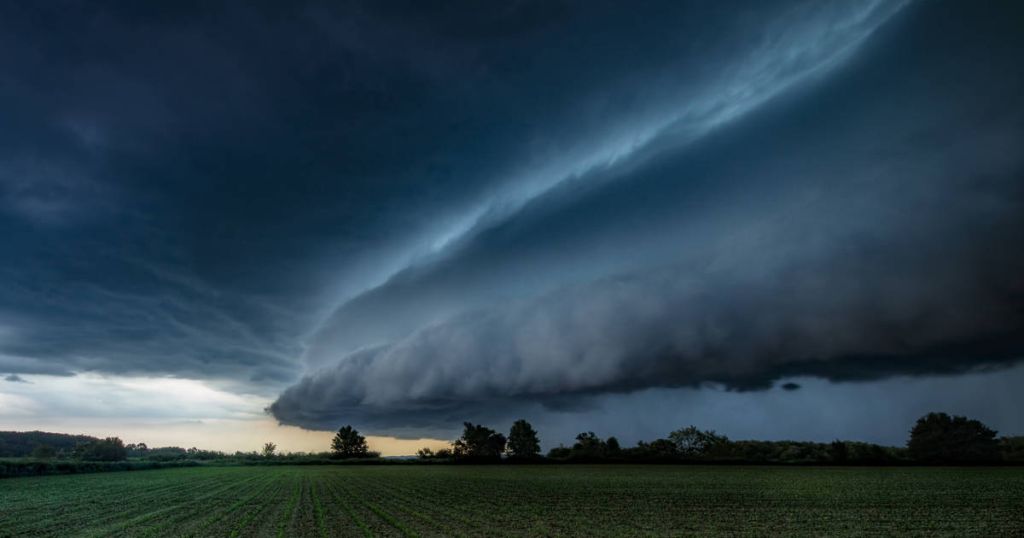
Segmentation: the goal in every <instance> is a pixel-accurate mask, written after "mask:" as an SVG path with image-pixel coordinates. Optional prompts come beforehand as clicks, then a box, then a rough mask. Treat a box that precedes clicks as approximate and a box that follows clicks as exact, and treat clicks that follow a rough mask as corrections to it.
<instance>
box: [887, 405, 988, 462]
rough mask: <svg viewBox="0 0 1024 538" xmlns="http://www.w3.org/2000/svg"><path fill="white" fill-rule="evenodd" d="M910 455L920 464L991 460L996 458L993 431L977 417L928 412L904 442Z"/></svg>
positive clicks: (918, 421)
mask: <svg viewBox="0 0 1024 538" xmlns="http://www.w3.org/2000/svg"><path fill="white" fill-rule="evenodd" d="M907 449H908V450H909V451H910V457H911V458H913V459H914V460H916V461H920V462H923V463H990V462H994V461H998V460H999V442H998V441H997V440H996V432H995V430H992V429H990V428H989V427H988V426H985V425H984V424H982V423H981V422H979V421H977V420H970V419H968V418H967V417H957V416H949V415H947V414H945V413H928V414H927V415H925V416H923V417H921V418H919V419H918V420H917V424H915V425H914V429H912V430H911V431H910V441H909V442H907Z"/></svg>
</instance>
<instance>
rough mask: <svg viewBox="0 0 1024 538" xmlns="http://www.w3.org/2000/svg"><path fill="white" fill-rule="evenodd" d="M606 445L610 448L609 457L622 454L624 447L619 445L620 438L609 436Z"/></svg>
mask: <svg viewBox="0 0 1024 538" xmlns="http://www.w3.org/2000/svg"><path fill="white" fill-rule="evenodd" d="M604 445H605V448H607V449H608V456H609V457H613V458H614V457H618V456H620V455H621V454H622V447H621V446H619V440H618V439H616V438H614V437H609V438H608V440H607V441H605V442H604Z"/></svg>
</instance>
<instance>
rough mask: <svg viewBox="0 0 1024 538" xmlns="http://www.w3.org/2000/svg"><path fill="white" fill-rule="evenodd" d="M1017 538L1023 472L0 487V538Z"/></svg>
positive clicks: (146, 477)
mask: <svg viewBox="0 0 1024 538" xmlns="http://www.w3.org/2000/svg"><path fill="white" fill-rule="evenodd" d="M716 534H717V535H787V536H791V535H806V536H821V535H831V536H836V535H865V534H900V535H919V536H936V535H948V536H1020V535H1022V534H1024V468H821V467H817V468H796V467H688V466H629V465H602V466H583V465H571V466H568V465H567V466H554V465H546V466H490V467H486V466H481V467H472V466H428V465H424V466H417V465H394V466H258V467H194V468H181V469H165V470H154V471H136V472H120V473H99V474H88V475H70V476H44V477H31V478H13V479H6V480H0V536H4V537H7V536H12V537H13V536H18V537H20V536H90V537H91V536H282V537H284V536H287V537H291V536H317V537H325V536H551V535H566V536H664V535H716Z"/></svg>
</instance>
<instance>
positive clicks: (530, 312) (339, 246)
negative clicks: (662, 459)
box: [0, 0, 1024, 442]
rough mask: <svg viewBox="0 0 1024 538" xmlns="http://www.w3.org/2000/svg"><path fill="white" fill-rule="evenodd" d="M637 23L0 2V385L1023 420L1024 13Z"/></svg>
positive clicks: (439, 418) (894, 10)
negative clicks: (121, 383) (209, 386)
mask: <svg viewBox="0 0 1024 538" xmlns="http://www.w3.org/2000/svg"><path fill="white" fill-rule="evenodd" d="M634 4H637V3H635V2H591V1H588V2H557V1H537V2H533V1H521V2H506V3H479V2H467V3H465V4H460V3H445V5H443V6H442V5H440V4H435V3H430V2H427V3H424V2H408V3H404V2H357V1H353V2H324V3H322V4H315V3H303V4H301V5H300V4H299V3H287V5H283V4H279V5H276V6H273V5H271V6H266V7H254V6H252V5H249V6H245V7H243V6H242V5H241V4H240V3H238V4H236V3H217V2H197V3H192V2H173V3H167V5H165V6H156V5H152V4H146V5H142V4H139V5H137V4H135V3H115V2H47V3H24V2H0V127H2V128H0V239H2V242H3V243H2V246H3V249H2V253H0V279H2V280H0V281H2V285H0V374H3V375H4V376H6V379H7V381H10V382H19V381H24V380H28V381H29V382H32V383H41V382H42V381H40V380H45V379H46V378H47V376H80V375H82V374H85V373H95V374H103V375H124V376H129V375H130V376H174V377H183V378H189V379H199V380H208V381H210V382H211V383H218V384H220V385H221V386H228V387H231V390H235V391H238V392H239V393H247V394H251V393H257V394H261V395H264V396H265V397H266V399H267V402H268V404H269V403H270V402H273V405H272V406H271V411H272V413H273V416H274V417H275V418H276V419H278V420H279V421H281V422H282V423H286V424H293V425H298V426H302V427H307V428H317V429H331V428H334V427H336V426H337V424H339V423H352V424H354V425H356V426H357V427H360V428H363V429H364V430H366V431H368V432H372V433H379V434H396V435H413V434H425V435H442V436H443V435H449V434H450V432H451V431H452V430H453V429H454V428H456V427H457V426H458V425H459V424H460V423H461V421H462V420H463V419H474V420H489V421H496V423H502V422H500V421H506V420H509V419H511V418H517V417H518V416H520V415H524V416H528V417H529V418H531V419H532V420H534V421H536V422H537V423H538V424H540V425H542V427H543V428H546V430H545V431H547V432H550V433H551V435H553V436H554V437H559V436H565V435H569V434H571V433H575V431H578V430H580V429H595V430H599V429H603V430H604V432H603V433H607V434H615V433H616V432H617V431H622V430H626V431H628V433H629V435H634V436H636V437H648V438H649V437H653V436H657V435H662V434H664V433H665V432H667V431H669V430H671V429H674V428H675V427H677V426H679V425H681V424H680V422H686V421H688V420H690V419H692V420H693V421H705V422H714V423H713V424H706V425H707V426H711V427H716V428H717V429H719V430H722V431H725V432H727V433H734V434H739V435H741V436H742V435H743V434H744V433H748V434H758V435H763V436H770V435H771V433H770V432H766V431H763V429H757V428H755V427H753V426H751V425H750V421H751V417H754V416H756V417H760V418H759V420H761V421H769V422H771V421H775V422H776V423H778V424H780V425H781V426H780V428H782V429H783V430H784V431H786V432H787V433H788V435H790V436H797V437H799V436H804V437H808V438H813V437H821V436H834V435H836V433H835V431H831V430H830V431H827V432H826V431H822V430H820V429H816V428H817V427H816V426H814V425H815V424H820V423H821V422H822V420H823V419H822V417H821V416H820V414H819V415H815V414H816V413H820V412H821V410H822V409H828V413H829V415H828V421H829V422H830V423H834V424H838V425H839V426H837V428H838V430H837V431H839V432H842V431H847V430H843V429H842V428H843V425H848V431H850V432H852V433H853V434H861V435H864V432H865V431H868V430H869V429H870V427H871V424H867V423H866V422H865V418H864V417H865V416H864V415H863V412H864V410H863V399H864V397H865V396H864V394H867V393H870V395H871V396H870V398H871V402H872V403H871V405H873V406H876V407H877V408H878V409H885V410H889V411H891V412H889V411H887V412H886V413H883V414H887V415H889V416H891V419H888V420H889V422H884V421H883V423H878V421H876V420H875V418H872V421H873V422H875V424H874V427H875V428H876V429H877V430H878V431H882V432H885V433H884V434H876V437H878V438H880V440H883V441H893V442H898V441H899V439H896V438H895V437H896V436H897V435H898V434H897V433H892V434H890V433H889V432H902V431H905V429H906V427H907V426H909V424H908V423H907V420H909V419H912V417H913V416H914V415H915V414H916V413H919V412H921V411H922V410H928V409H924V407H923V406H924V405H925V404H923V403H922V402H927V406H929V407H932V406H941V407H944V408H945V409H943V410H947V411H951V412H970V413H980V414H982V415H983V416H984V418H987V419H988V420H990V421H994V422H995V426H997V427H998V428H1000V429H1003V430H1006V431H1009V432H1012V431H1014V430H1016V431H1017V432H1018V433H1019V432H1020V431H1022V430H1024V417H1021V416H1020V414H1019V413H1017V412H1015V411H1014V410H1015V409H1019V408H1021V406H1024V396H1020V395H1019V394H1018V392H1019V391H1013V390H1012V389H1011V388H1010V386H1009V385H1006V384H1005V383H999V382H996V381H992V380H998V379H1004V380H1005V379H1017V380H1019V379H1024V375H1022V370H1021V368H1020V367H1018V366H1015V361H1017V360H1019V359H1021V358H1024V151H1022V148H1024V10H1022V9H1021V7H1020V5H1019V3H1017V2H1012V1H1009V2H959V1H931V2H910V3H903V2H899V1H896V0H893V1H878V2H839V1H837V2H810V1H807V2H803V1H777V2H764V1H750V2H745V1H739V0H737V1H731V2H721V3H719V2H680V1H672V2H641V3H639V4H641V5H634ZM993 372H995V373H993ZM979 376H980V377H979ZM1007 376H1008V377H1007ZM786 382H795V383H796V384H798V385H802V388H799V389H797V390H783V389H782V388H781V385H783V384H784V383H786ZM3 384H4V382H0V391H2V390H3V389H2V385H3ZM788 388H789V389H793V387H792V386H790V387H788ZM858 391H859V392H858ZM865 391H866V392H865ZM979 393H985V397H984V398H982V397H980V396H979V397H978V398H976V397H974V396H975V395H977V394H979ZM979 398H980V399H979ZM971 402H974V403H973V404H972V403H971ZM773 410H774V411H773ZM871 416H872V417H874V416H875V415H871ZM638 424H640V426H638ZM802 425H806V426H802ZM899 435H902V434H899ZM851 436H853V435H851Z"/></svg>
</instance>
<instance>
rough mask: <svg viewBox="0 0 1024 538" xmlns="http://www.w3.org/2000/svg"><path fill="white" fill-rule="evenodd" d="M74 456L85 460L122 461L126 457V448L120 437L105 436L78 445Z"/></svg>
mask: <svg viewBox="0 0 1024 538" xmlns="http://www.w3.org/2000/svg"><path fill="white" fill-rule="evenodd" d="M74 457H75V458H76V459H80V460H85V461H123V460H126V459H128V448H127V447H125V446H124V441H122V440H121V439H119V438H117V437H107V438H106V439H97V440H95V441H91V442H88V443H84V444H81V445H78V446H77V447H75V451H74Z"/></svg>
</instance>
